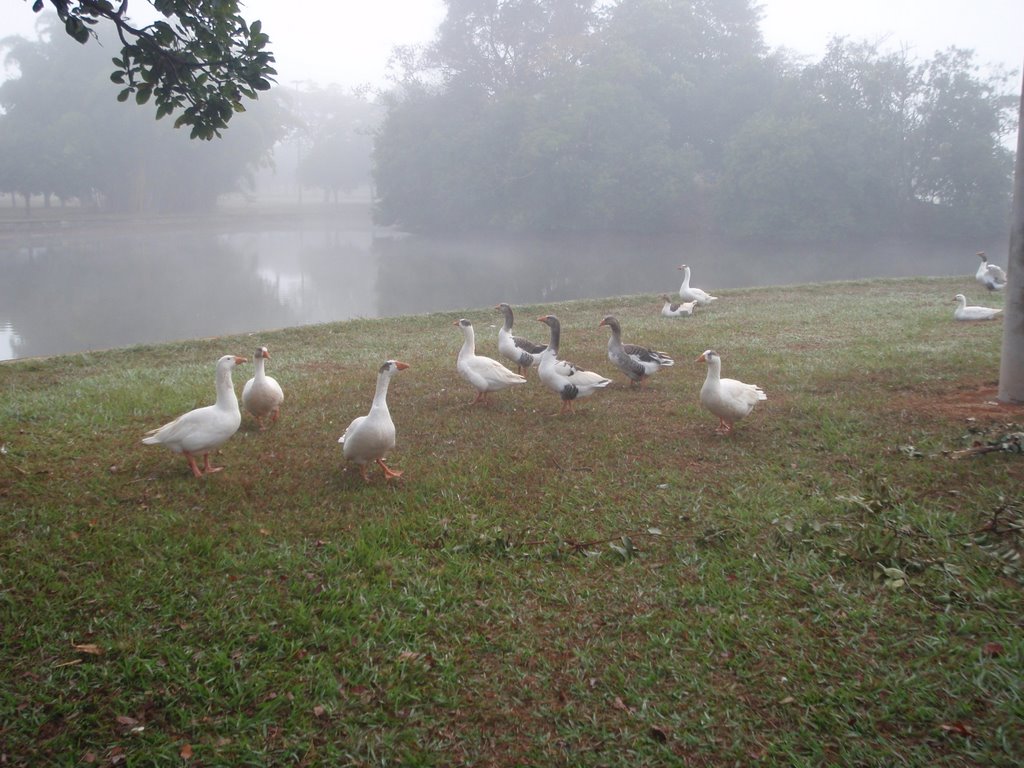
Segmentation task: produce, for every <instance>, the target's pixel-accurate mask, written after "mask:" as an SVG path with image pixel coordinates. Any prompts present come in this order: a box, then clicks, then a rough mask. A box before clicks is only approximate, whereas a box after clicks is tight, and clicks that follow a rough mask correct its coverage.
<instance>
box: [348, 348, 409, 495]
mask: <svg viewBox="0 0 1024 768" xmlns="http://www.w3.org/2000/svg"><path fill="white" fill-rule="evenodd" d="M408 367H409V366H408V365H406V364H405V363H402V362H399V361H398V360H388V361H387V362H385V363H384V364H383V365H382V366H381V367H380V368H379V369H378V371H377V389H376V391H375V392H374V393H373V404H372V405H371V406H370V412H369V413H368V414H366V415H365V416H357V417H356V418H354V419H352V423H351V424H349V425H348V428H347V429H346V430H345V434H343V435H342V436H341V437H339V438H338V442H339V443H341V452H342V453H343V454H344V456H345V458H346V459H348V460H349V461H354V462H355V463H356V464H358V465H359V474H360V475H362V477H363V480H369V479H370V478H369V477H368V476H367V474H366V472H367V469H369V467H368V466H367V465H369V463H370V462H375V463H376V464H377V466H379V467H380V468H381V469H382V470H384V479H385V480H391V479H392V478H398V477H401V476H402V473H401V472H399V471H397V470H394V469H391V468H390V467H389V466H388V465H387V464H385V463H384V457H385V456H386V455H387V453H388V451H390V450H391V449H392V448H394V447H395V422H393V421H392V420H391V412H390V411H389V410H388V385H389V384H390V383H391V378H392V377H393V376H394V375H395V374H396V373H398V372H399V371H404V370H405V369H406V368H408Z"/></svg>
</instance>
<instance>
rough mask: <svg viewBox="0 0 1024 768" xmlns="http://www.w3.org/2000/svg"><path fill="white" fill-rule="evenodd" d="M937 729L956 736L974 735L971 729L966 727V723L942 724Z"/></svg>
mask: <svg viewBox="0 0 1024 768" xmlns="http://www.w3.org/2000/svg"><path fill="white" fill-rule="evenodd" d="M939 727H940V728H941V729H942V730H944V731H946V733H955V734H957V735H958V736H973V735H974V731H972V730H971V727H970V726H969V725H967V724H966V723H960V722H956V723H943V724H942V725H940V726H939Z"/></svg>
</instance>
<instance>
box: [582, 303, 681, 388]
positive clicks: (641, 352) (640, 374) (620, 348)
mask: <svg viewBox="0 0 1024 768" xmlns="http://www.w3.org/2000/svg"><path fill="white" fill-rule="evenodd" d="M602 325H607V326H608V328H610V329H611V332H612V334H611V336H609V337H608V359H609V360H610V361H611V362H612V363H614V364H615V366H616V367H617V368H618V369H619V370H620V371H622V372H623V373H624V374H626V376H628V377H629V385H630V386H633V385H634V384H639V385H640V386H643V383H644V381H645V380H646V379H647V377H648V376H650V375H651V374H654V373H657V372H658V371H660V370H661V369H662V368H668V367H669V366H672V365H675V361H674V360H673V359H672V358H671V357H669V356H668V355H666V354H665V353H664V352H656V351H655V350H653V349H648V348H647V347H641V346H639V345H638V344H623V343H622V328H621V327H620V326H619V321H618V320H617V319H615V317H614V316H613V315H607V316H606V317H605V318H604V319H603V320H602V321H601V322H600V323H598V328H600V327H601V326H602Z"/></svg>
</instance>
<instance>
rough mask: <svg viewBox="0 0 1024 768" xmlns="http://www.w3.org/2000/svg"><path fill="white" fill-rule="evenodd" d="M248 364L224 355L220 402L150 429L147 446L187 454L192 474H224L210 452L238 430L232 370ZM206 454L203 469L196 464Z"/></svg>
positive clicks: (239, 418) (239, 414)
mask: <svg viewBox="0 0 1024 768" xmlns="http://www.w3.org/2000/svg"><path fill="white" fill-rule="evenodd" d="M245 362H248V361H247V360H246V359H245V358H244V357H237V356H235V355H224V356H223V357H222V358H220V359H219V360H218V361H217V401H216V402H215V403H214V404H213V405H207V406H205V407H203V408H196V409H194V410H191V411H189V412H188V413H183V414H182V415H181V416H179V417H178V418H176V419H175V420H174V421H172V422H169V423H167V424H164V425H163V426H162V427H158V428H157V429H153V430H150V431H149V432H147V433H146V436H145V437H143V438H142V442H143V443H145V444H146V445H163V446H166V447H167V448H169V449H170V450H171V451H173V452H174V453H183V454H185V459H186V460H187V461H188V465H189V467H190V468H191V469H192V474H193V475H195V476H196V477H202V476H203V474H204V473H206V474H210V473H212V472H220V470H222V469H223V467H214V466H211V465H210V453H212V452H213V451H215V450H217V449H218V448H220V447H221V446H222V445H224V443H226V442H227V441H228V440H229V439H230V437H231V436H232V435H233V434H235V432H237V431H238V427H239V425H240V424H241V423H242V412H241V411H240V410H238V398H237V397H235V388H234V386H233V385H232V382H231V371H232V369H234V367H235V366H236V365H239V364H241V363H245ZM200 454H202V457H203V468H202V469H199V465H198V464H196V458H195V457H196V456H198V455H200Z"/></svg>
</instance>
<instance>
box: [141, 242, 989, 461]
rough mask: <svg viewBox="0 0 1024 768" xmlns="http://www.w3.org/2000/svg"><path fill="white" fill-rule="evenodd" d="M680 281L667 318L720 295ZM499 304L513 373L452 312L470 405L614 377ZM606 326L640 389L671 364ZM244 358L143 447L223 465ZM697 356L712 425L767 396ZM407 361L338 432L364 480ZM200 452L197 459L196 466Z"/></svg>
mask: <svg viewBox="0 0 1024 768" xmlns="http://www.w3.org/2000/svg"><path fill="white" fill-rule="evenodd" d="M978 256H979V258H980V259H981V266H980V267H979V268H978V271H977V273H976V275H975V277H976V279H977V280H978V282H979V283H981V284H982V285H984V286H985V287H986V288H988V289H989V290H990V291H999V290H1002V289H1003V288H1004V287H1005V286H1006V274H1005V272H1003V270H1002V269H1000V268H999V267H998V266H996V265H994V264H990V263H989V262H988V259H987V258H986V256H985V254H984V252H979V253H978ZM679 269H680V270H682V271H683V283H682V285H681V286H680V288H679V298H680V299H681V301H680V302H674V301H673V300H672V297H670V296H669V295H667V294H663V295H662V296H661V299H662V300H663V301H664V306H663V307H662V310H661V314H662V315H663V316H665V317H686V316H689V315H692V314H693V312H694V310H695V309H696V308H697V307H706V306H708V305H710V304H711V303H712V302H714V301H717V300H718V299H717V297H716V296H712V295H711V294H709V293H708V292H706V291H704V290H701V289H700V288H695V287H692V286H691V285H690V268H689V267H688V266H687V265H685V264H683V265H680V267H679ZM956 301H957V304H958V306H957V309H956V311H955V314H954V316H955V318H956V319H957V320H990V319H993V318H996V317H998V316H999V315H1000V314H1001V312H1002V310H1000V309H992V308H989V307H971V306H967V300H966V298H965V297H964V295H963V294H962V293H961V294H957V296H956ZM495 309H497V310H499V311H500V312H501V313H502V315H503V316H504V323H503V324H502V326H501V328H500V329H499V330H498V352H499V353H500V354H501V356H502V357H504V358H506V359H507V360H509V361H510V362H511V363H513V364H514V365H515V366H516V371H515V372H513V371H511V370H510V369H509V368H508V367H506V366H505V365H504V364H502V363H501V362H499V361H498V360H495V359H493V358H491V357H487V356H485V355H478V354H477V352H476V336H475V333H474V330H473V324H472V323H471V322H470V321H469V320H466V319H465V318H463V319H460V320H456V321H455V322H454V323H453V325H456V326H458V327H459V328H460V329H461V331H462V334H463V342H462V347H461V349H460V350H459V353H458V357H457V358H456V370H457V371H458V373H459V375H460V376H462V378H463V379H465V380H466V381H467V382H468V383H469V384H470V385H471V386H472V387H473V389H475V390H476V398H475V399H474V400H473V403H474V404H476V403H483V402H486V401H487V396H488V395H489V394H491V393H492V392H498V391H500V390H503V389H507V388H509V387H513V386H517V385H520V384H525V383H526V382H527V378H526V376H525V375H524V374H525V373H526V372H527V371H528V370H529V369H530V368H532V367H534V366H536V368H537V375H538V377H539V379H540V381H541V383H542V384H543V385H544V386H546V387H547V388H548V389H550V390H552V391H553V392H555V393H556V394H557V395H558V396H559V398H560V399H561V410H560V413H565V412H570V413H571V412H572V411H573V404H574V403H575V401H576V400H577V399H579V398H582V397H589V396H590V395H592V394H594V393H595V392H597V391H598V390H600V389H604V388H605V387H607V386H608V385H609V384H611V379H609V378H606V377H604V376H602V375H600V374H599V373H596V372H594V371H588V370H586V369H584V368H582V367H581V366H578V365H576V364H574V363H572V362H570V361H568V360H565V359H564V358H562V357H560V356H559V345H560V342H561V323H560V321H559V319H558V318H557V317H556V316H555V315H543V316H542V317H539V318H537V319H538V321H540V322H541V323H543V324H544V325H546V326H547V327H548V334H549V338H548V342H547V344H541V343H538V342H534V341H530V340H529V339H527V338H524V337H522V336H517V335H514V334H513V333H512V326H513V324H514V322H515V317H514V314H513V311H512V307H511V306H509V305H508V304H506V303H502V304H499V305H498V306H497V307H495ZM598 326H599V327H607V328H608V330H609V332H610V335H609V337H608V360H609V361H610V362H611V363H612V364H614V365H615V366H616V368H618V369H619V370H620V371H621V372H622V373H623V374H625V376H626V377H627V378H628V379H629V382H630V386H631V387H634V386H640V387H642V386H643V385H644V383H645V382H646V381H647V379H648V378H650V377H651V376H653V375H654V374H656V373H657V372H658V371H660V370H661V369H662V368H669V367H671V366H672V365H674V363H675V361H674V360H673V359H672V358H671V357H669V356H668V355H667V354H665V353H664V352H659V351H657V350H654V349H650V348H648V347H644V346H641V345H639V344H627V343H624V342H623V341H622V327H621V325H620V323H619V321H618V320H617V319H616V318H615V317H614V316H613V315H607V316H606V317H604V318H603V319H602V320H601V322H600V323H599V324H598ZM269 359H270V353H269V352H268V351H267V348H266V347H260V348H259V349H257V350H256V353H255V356H254V360H255V366H256V369H255V375H254V376H253V377H252V378H251V379H249V380H248V381H247V382H246V383H245V386H244V387H243V388H242V407H243V408H244V409H245V410H246V411H248V412H249V413H250V414H251V415H252V417H253V418H254V419H255V421H256V423H257V425H258V426H259V428H260V429H261V430H263V429H265V428H266V426H267V424H266V421H267V420H269V421H270V422H271V423H273V422H275V421H276V420H277V418H278V414H279V413H280V410H281V404H282V403H283V402H284V391H283V390H282V389H281V386H280V384H278V383H277V381H276V380H275V379H274V378H273V377H271V376H268V375H267V373H266V371H265V362H266V361H267V360H269ZM245 362H248V361H247V360H246V358H244V357H238V356H236V355H224V356H223V357H221V358H220V359H219V360H218V361H217V372H216V390H217V399H216V401H215V402H214V404H213V405H208V406H205V407H203V408H196V409H195V410H191V411H188V412H187V413H184V414H182V415H181V416H179V417H178V418H176V419H175V420H174V421H171V422H169V423H168V424H165V425H164V426H162V427H159V428H158V429H154V430H152V431H150V432H148V433H146V435H145V437H143V439H142V442H143V443H145V444H147V445H163V446H165V447H166V448H169V449H170V450H171V451H172V452H174V453H180V454H183V455H184V456H185V459H186V460H187V461H188V465H189V468H190V469H191V470H192V473H193V474H194V475H195V476H196V477H202V476H203V475H204V474H210V473H212V472H218V471H220V470H221V469H222V467H215V466H213V465H211V464H210V454H211V453H213V452H214V451H216V450H217V449H218V448H220V447H221V446H222V445H224V443H226V442H227V441H228V440H229V439H230V438H231V436H232V435H234V434H235V432H237V431H238V428H239V427H240V426H241V423H242V414H241V410H240V409H239V404H238V399H237V397H236V396H235V390H234V386H233V384H232V380H231V373H232V371H233V370H234V368H235V366H237V365H240V364H242V363H245ZM697 362H703V363H705V364H706V365H707V376H706V378H705V379H704V384H703V385H702V386H701V390H700V402H701V405H702V406H703V407H704V408H706V409H707V410H708V411H710V412H711V413H712V414H714V415H715V416H717V417H718V420H719V424H718V427H717V429H716V432H719V433H722V434H729V433H731V432H732V430H733V425H734V424H735V423H736V422H737V421H739V420H740V419H742V418H744V417H745V416H747V415H749V414H750V412H751V411H753V409H754V406H755V405H757V403H759V402H760V401H762V400H767V399H768V396H767V395H766V394H765V393H764V391H763V390H762V389H761V388H760V387H759V386H757V385H756V384H745V383H744V382H742V381H738V380H736V379H729V378H722V375H721V373H722V358H721V357H720V356H719V354H718V353H717V352H715V351H714V350H713V349H708V350H705V351H704V352H703V353H702V354H701V356H700V357H698V358H697ZM408 367H409V366H408V365H407V364H406V363H403V362H401V361H399V360H388V361H386V362H385V363H384V364H383V365H381V367H380V368H379V369H378V371H377V386H376V390H375V392H374V395H373V402H372V403H371V405H370V410H369V412H368V413H367V414H366V415H364V416H359V417H357V418H355V419H353V420H352V423H350V424H349V425H348V428H347V429H346V430H345V433H344V434H343V435H342V436H341V437H340V438H339V439H338V442H339V443H340V444H341V447H342V453H343V455H344V457H345V458H346V459H347V460H349V461H352V462H354V463H356V464H357V465H358V466H359V472H360V474H361V475H362V477H363V479H364V480H368V479H369V476H368V475H367V472H368V470H369V468H370V465H371V464H377V465H378V466H379V467H380V468H381V470H382V471H383V473H384V477H385V479H387V480H390V479H392V478H397V477H401V475H402V473H401V472H399V471H397V470H393V469H391V468H390V467H388V466H387V464H385V462H384V457H385V456H386V455H387V454H388V452H389V451H390V450H391V449H392V448H394V446H395V434H396V433H395V424H394V422H393V421H392V419H391V413H390V412H389V411H388V404H387V394H388V386H389V384H390V382H391V379H392V378H393V377H394V376H395V375H396V374H398V373H399V372H400V371H403V370H405V369H407V368H408ZM197 457H201V458H202V462H203V464H202V467H200V465H199V462H198V461H197Z"/></svg>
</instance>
